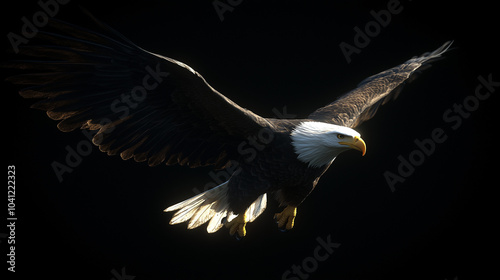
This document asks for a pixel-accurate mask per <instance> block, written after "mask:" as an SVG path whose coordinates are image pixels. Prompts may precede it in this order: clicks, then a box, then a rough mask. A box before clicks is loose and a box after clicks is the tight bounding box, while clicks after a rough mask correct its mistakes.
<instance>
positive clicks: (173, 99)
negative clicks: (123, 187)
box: [4, 20, 267, 167]
mask: <svg viewBox="0 0 500 280" xmlns="http://www.w3.org/2000/svg"><path fill="white" fill-rule="evenodd" d="M98 24H99V25H100V27H101V29H102V33H98V32H94V31H90V30H88V29H85V28H82V27H78V26H74V25H71V24H69V23H65V22H62V21H57V20H51V22H50V24H49V25H50V27H49V30H50V31H51V32H49V31H39V33H38V34H37V38H36V39H37V40H43V41H44V44H35V45H27V46H21V47H20V53H19V54H17V57H20V56H23V57H28V58H29V60H17V61H13V62H10V63H7V64H6V65H4V66H7V67H11V68H17V69H22V70H23V72H22V73H21V74H19V75H15V76H12V77H10V78H8V80H9V81H11V82H13V83H15V84H19V85H22V86H27V87H26V88H23V89H22V90H20V94H21V95H22V96H23V97H25V98H41V99H42V100H41V101H39V102H37V103H35V104H34V105H33V106H32V107H33V108H37V109H42V110H45V111H47V115H48V116H49V117H50V118H52V119H55V120H59V124H58V128H59V129H60V130H62V131H72V130H74V129H79V128H81V129H90V130H98V131H97V133H96V135H95V136H94V138H93V142H94V144H96V145H99V148H100V149H101V150H102V151H104V152H107V153H108V154H110V155H114V154H120V155H121V157H122V158H123V159H129V158H132V157H133V158H134V159H135V160H136V161H146V160H147V161H148V164H149V165H157V164H159V163H161V162H166V163H167V164H176V163H178V164H181V165H189V166H191V167H196V166H204V165H216V166H217V167H222V166H223V165H225V164H226V163H227V161H228V160H229V159H230V157H231V156H232V154H234V153H235V152H234V151H236V150H237V148H236V147H237V145H238V143H240V142H241V141H242V140H243V139H246V137H247V136H249V135H253V134H254V133H255V132H257V131H258V130H259V129H261V128H262V127H263V126H265V125H266V124H267V121H266V120H265V119H264V118H261V117H259V116H258V115H256V114H254V113H252V112H250V111H248V110H246V109H243V108H241V107H240V106H238V105H237V104H235V103H234V102H232V101H231V100H229V99H228V98H226V97H225V96H223V95H222V94H220V93H219V92H217V91H216V90H215V89H213V88H212V87H211V86H210V85H208V84H207V83H206V81H205V80H204V79H203V77H202V76H201V75H200V74H198V73H197V72H195V71H194V70H193V69H192V68H191V67H189V66H187V65H185V64H183V63H181V62H179V61H176V60H174V59H171V58H167V57H163V56H160V55H156V54H153V53H150V52H148V51H145V50H143V49H141V48H139V47H137V46H136V45H135V44H133V43H132V42H130V41H129V40H128V39H126V38H125V37H123V35H121V34H119V33H118V32H116V31H114V30H113V29H111V28H110V27H108V26H106V25H104V24H102V23H98ZM44 30H47V29H44ZM32 58H34V60H32ZM24 70H29V72H26V71H24Z"/></svg>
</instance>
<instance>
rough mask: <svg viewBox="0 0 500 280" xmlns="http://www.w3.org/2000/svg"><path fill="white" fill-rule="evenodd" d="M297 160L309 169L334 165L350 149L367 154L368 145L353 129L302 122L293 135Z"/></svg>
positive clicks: (322, 123)
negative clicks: (337, 158) (334, 161)
mask: <svg viewBox="0 0 500 280" xmlns="http://www.w3.org/2000/svg"><path fill="white" fill-rule="evenodd" d="M291 138H292V145H293V148H294V150H295V153H296V154H297V159H298V160H300V161H302V162H304V163H307V164H309V167H321V166H324V165H327V164H330V163H332V161H333V160H334V159H335V158H336V157H337V156H338V155H339V154H340V153H341V152H344V151H347V150H350V149H355V150H358V151H361V153H362V154H363V155H365V153H366V144H365V141H363V139H361V137H360V134H359V133H358V132H357V131H355V130H354V129H352V128H349V127H345V126H340V125H335V124H330V123H324V122H312V121H310V122H302V123H301V124H299V125H298V126H297V127H296V128H295V129H294V130H293V131H292V133H291Z"/></svg>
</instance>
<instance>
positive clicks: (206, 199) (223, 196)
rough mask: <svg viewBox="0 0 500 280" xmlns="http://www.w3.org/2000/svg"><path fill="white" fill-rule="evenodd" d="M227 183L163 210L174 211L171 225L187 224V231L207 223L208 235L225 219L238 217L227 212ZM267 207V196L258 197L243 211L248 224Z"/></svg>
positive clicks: (219, 226) (228, 220) (221, 224)
mask: <svg viewBox="0 0 500 280" xmlns="http://www.w3.org/2000/svg"><path fill="white" fill-rule="evenodd" d="M228 183H229V181H227V182H225V183H222V184H220V185H218V186H217V187H215V188H213V189H210V190H208V191H205V192H203V193H200V194H198V195H196V196H193V197H191V198H189V199H186V200H184V201H182V202H179V203H177V204H175V205H172V206H170V207H168V208H167V209H165V210H164V211H165V212H170V211H175V210H177V212H176V213H175V214H174V216H173V217H172V219H171V220H170V224H171V225H175V224H180V223H183V222H187V221H189V223H188V229H193V228H196V227H199V226H201V225H202V224H204V223H206V222H209V223H208V226H207V231H208V233H214V232H216V231H218V230H219V229H220V228H221V227H222V226H223V223H222V220H223V219H224V218H226V220H227V222H230V221H231V220H233V219H234V218H236V217H237V216H238V215H237V214H234V213H233V212H232V211H230V210H229V200H228V196H227V189H228ZM266 206H267V194H263V195H261V196H259V197H258V198H257V199H256V200H255V201H254V202H253V203H252V204H251V205H250V206H249V207H248V208H247V210H246V211H245V214H246V216H247V217H248V221H249V222H253V221H254V220H255V219H256V218H257V217H258V216H260V214H262V213H263V212H264V210H265V209H266Z"/></svg>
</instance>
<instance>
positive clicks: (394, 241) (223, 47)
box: [0, 0, 500, 280]
mask: <svg viewBox="0 0 500 280" xmlns="http://www.w3.org/2000/svg"><path fill="white" fill-rule="evenodd" d="M221 1H222V2H225V1H223V0H221ZM172 2H174V3H172ZM212 2H213V1H150V0H141V1H128V2H126V3H124V2H123V1H107V2H105V3H104V2H83V1H77V0H73V1H71V2H70V3H69V4H67V5H62V6H61V7H60V11H59V13H58V14H57V16H56V17H57V18H59V19H64V20H67V21H70V22H72V23H76V24H80V23H82V24H83V22H84V19H85V16H84V15H83V14H82V13H81V12H80V10H79V9H78V5H83V6H84V7H85V8H87V9H88V10H90V11H91V12H92V13H93V14H94V15H95V16H96V17H97V18H99V19H101V20H103V21H105V22H106V23H108V24H110V25H111V26H113V27H114V28H115V29H117V30H119V31H120V32H122V33H123V34H124V35H126V36H127V37H128V38H129V39H131V40H132V41H134V42H135V43H136V44H138V45H140V46H141V47H143V48H145V49H147V50H150V51H152V52H156V53H159V54H163V55H166V56H169V57H172V58H175V59H177V60H180V61H182V62H185V63H187V64H188V65H190V66H191V67H193V68H194V69H196V70H197V71H198V72H200V73H201V74H203V76H204V77H205V78H206V80H207V81H208V82H209V83H210V84H211V85H212V86H213V87H214V88H216V89H218V90H219V91H220V92H222V93H223V94H225V95H226V96H227V97H229V98H231V99H232V100H233V101H235V102H237V103H238V104H240V105H242V106H243V107H246V108H249V109H251V110H253V111H254V112H255V113H258V114H260V115H262V116H267V117H274V114H273V111H272V110H273V108H276V109H278V111H283V107H284V106H286V110H287V112H288V114H294V115H296V116H297V117H305V116H307V114H309V113H310V112H312V111H313V110H315V109H316V108H318V107H320V106H323V105H325V104H327V103H329V102H331V101H333V100H334V99H335V98H336V97H337V96H338V95H340V94H342V93H344V92H346V91H348V90H350V89H352V88H353V87H355V86H356V84H357V83H358V82H360V81H361V80H362V79H364V78H366V77H367V76H369V75H372V74H375V73H378V72H380V71H383V70H385V69H387V68H390V67H393V66H395V65H397V64H400V63H402V62H404V61H405V60H407V59H409V58H411V57H412V56H415V55H420V54H422V53H424V52H427V51H431V50H434V49H436V48H437V47H439V46H440V45H441V44H442V43H444V42H445V41H448V40H455V42H454V45H453V50H451V51H449V52H448V53H447V54H446V55H445V57H446V58H445V59H443V60H440V61H437V62H435V63H433V67H432V68H430V69H427V70H425V71H424V72H423V73H422V74H421V75H420V76H419V77H418V78H417V79H416V80H415V81H414V82H412V83H411V84H408V85H407V86H406V87H405V88H404V90H403V92H402V94H401V95H400V97H399V98H398V99H397V100H396V101H394V102H391V103H389V104H387V105H385V106H384V107H383V108H382V109H381V110H379V112H378V113H377V115H376V116H375V118H374V119H372V120H370V121H368V122H366V123H365V124H363V125H362V126H360V127H359V128H358V131H359V132H360V133H361V134H362V136H363V139H364V140H365V141H366V143H367V154H366V156H365V157H361V156H360V155H359V153H356V152H346V153H345V154H342V155H341V156H340V157H339V158H337V160H336V161H335V162H334V164H333V165H332V167H331V168H330V170H329V171H328V172H327V173H326V174H325V175H324V176H323V177H322V179H321V180H320V183H319V185H318V187H317V188H316V190H315V191H314V192H313V193H312V194H311V195H310V196H309V198H308V199H307V200H306V201H305V202H304V203H303V204H302V205H301V207H299V209H298V216H297V218H296V226H295V228H294V229H293V230H292V231H289V232H286V233H281V232H279V231H278V230H277V229H276V226H275V224H274V223H273V221H272V216H273V214H274V212H277V211H278V210H279V208H278V205H277V204H276V203H275V202H270V203H269V205H268V209H267V210H266V212H265V213H264V214H263V215H262V216H261V217H259V219H257V220H256V221H255V222H254V223H251V224H249V225H248V226H247V231H248V236H247V237H246V238H245V239H243V240H242V241H239V242H238V241H236V240H233V239H232V238H230V237H229V236H228V234H227V231H226V229H222V230H220V231H219V232H217V233H215V234H207V233H206V231H205V227H204V226H203V227H200V228H198V229H195V230H187V229H186V228H185V224H182V225H177V226H170V225H169V224H168V221H169V220H170V218H171V213H163V212H162V210H163V209H164V208H166V207H168V206H170V205H172V204H174V203H176V202H179V201H181V200H183V199H185V198H188V197H190V196H192V195H194V192H193V190H192V189H193V188H198V189H199V190H201V189H202V188H203V186H204V185H205V184H206V183H208V182H210V181H211V178H210V176H209V175H208V174H209V172H210V171H211V169H210V168H205V169H189V168H181V167H177V166H174V167H166V166H164V165H162V166H159V167H155V168H150V167H147V166H146V164H144V163H135V162H133V161H122V160H121V159H120V158H119V157H108V156H107V155H105V154H103V153H101V152H99V151H98V149H97V148H95V147H94V148H93V151H92V152H91V154H90V155H88V156H85V157H83V160H82V163H81V164H80V165H78V166H77V167H76V168H74V170H73V172H71V173H66V174H64V175H63V178H64V180H63V181H62V182H59V181H58V180H57V178H56V176H55V174H54V171H53V170H52V167H51V163H52V162H53V161H58V162H61V163H64V161H65V156H66V153H67V151H66V149H65V148H66V147H67V146H69V147H72V148H75V147H76V146H77V145H78V143H79V142H80V141H84V140H85V139H86V138H85V136H84V135H83V134H82V133H81V132H78V131H77V132H72V133H63V132H60V131H58V130H57V128H56V126H55V125H56V122H55V121H52V120H50V119H49V118H47V117H46V116H45V113H44V112H42V111H38V110H33V109H30V108H29V106H30V104H32V103H33V101H32V100H23V99H22V98H21V97H20V96H19V95H17V94H16V90H17V88H16V87H14V86H12V85H10V84H7V83H4V82H2V96H3V97H4V99H3V100H4V101H3V102H5V103H3V104H2V105H3V107H4V114H5V115H4V121H3V122H2V126H3V128H4V129H3V135H4V137H5V138H7V142H6V143H4V146H3V147H4V150H6V152H7V155H6V156H5V158H6V162H5V164H4V166H7V165H15V166H16V216H17V218H18V221H17V223H16V225H17V226H16V271H17V272H16V273H15V274H14V273H10V272H8V271H7V267H8V265H7V264H6V263H5V261H4V259H5V258H6V254H7V253H8V250H7V246H8V245H7V240H6V239H2V240H1V241H2V242H1V244H0V248H1V254H2V272H4V271H5V272H6V274H7V275H8V276H9V278H8V279H11V278H13V277H14V276H18V277H19V276H27V275H30V276H28V277H37V278H38V277H50V278H51V279H112V278H115V279H116V277H115V276H114V274H113V272H112V271H116V272H118V274H120V273H121V272H122V268H125V272H126V274H127V275H133V276H135V278H134V279H136V280H146V279H281V277H282V275H283V273H284V272H285V271H286V270H289V269H291V266H292V265H302V262H303V260H304V259H306V258H308V257H311V256H313V252H314V249H315V248H316V247H317V246H318V242H317V241H316V239H317V238H318V237H320V238H322V239H324V240H326V239H327V237H328V236H330V238H331V240H332V242H335V243H340V244H341V246H340V247H339V248H338V249H336V250H335V251H334V253H333V254H331V255H330V256H329V258H328V259H327V260H326V261H324V262H319V263H318V267H317V269H316V270H315V271H313V272H311V273H310V274H309V275H308V277H309V278H308V279H439V280H444V279H459V280H463V279H484V278H485V277H486V275H487V273H488V271H489V270H490V269H492V268H493V263H494V262H495V263H496V261H494V260H493V259H492V258H490V257H489V256H488V252H490V251H492V250H493V249H492V248H493V246H494V245H495V244H496V243H495V242H494V240H495V239H493V238H492V237H493V234H492V230H493V225H494V224H496V223H497V222H498V218H494V217H495V211H496V212H498V208H497V207H495V206H496V205H495V204H496V203H495V201H494V197H493V195H492V191H493V190H494V189H495V188H497V187H498V186H496V184H497V182H496V181H490V179H491V178H492V176H491V175H492V174H493V175H496V174H494V172H495V170H496V168H495V163H496V156H494V152H495V149H497V148H495V147H496V146H497V144H495V142H496V138H497V136H496V135H495V133H496V128H497V124H496V122H495V120H494V119H493V116H494V115H495V114H494V113H495V112H494V109H495V106H496V103H497V102H498V97H497V96H496V95H497V94H498V91H497V92H495V93H493V94H492V95H491V97H490V98H488V99H487V100H484V101H481V103H480V104H479V107H478V108H477V110H475V111H473V112H471V115H470V117H469V118H466V119H463V123H462V124H461V125H460V126H459V127H458V129H456V130H453V129H452V128H451V125H452V124H453V123H447V122H445V121H444V120H443V114H444V112H445V111H446V110H448V109H452V108H453V104H455V103H457V104H462V102H463V100H464V99H465V98H466V97H468V96H471V95H473V94H474V90H475V88H476V86H477V85H478V84H479V82H478V80H477V77H478V76H479V75H481V76H483V77H485V78H486V77H487V76H488V75H489V74H491V73H492V75H493V80H496V81H498V80H500V76H499V75H498V69H497V68H496V65H494V63H493V59H494V58H495V52H497V51H498V23H495V22H496V21H494V20H493V18H494V15H495V14H494V12H493V10H494V9H496V8H494V7H488V6H485V5H482V4H481V3H480V2H477V1H476V2H469V3H467V2H464V1H458V2H457V1H455V2H453V5H447V4H444V3H441V4H436V2H434V3H433V4H430V3H424V2H422V1H401V2H400V3H401V4H400V5H401V6H402V7H403V10H402V12H401V13H399V14H397V15H393V16H392V18H391V21H390V23H389V24H388V25H387V26H386V27H383V28H381V31H380V33H379V34H378V35H377V36H374V37H373V38H371V41H370V43H369V44H368V45H367V46H366V47H365V48H363V49H361V52H360V53H359V54H354V55H352V57H351V58H352V62H351V63H347V62H346V59H345V57H344V55H343V54H342V52H341V50H340V48H339V44H340V43H341V42H346V43H349V44H353V39H354V35H355V32H354V30H353V28H354V27H355V26H358V27H360V28H361V29H363V28H364V27H365V25H366V23H368V22H369V21H372V20H373V17H372V16H371V15H370V11H371V10H374V11H379V10H381V9H386V7H387V3H388V2H389V1H329V2H328V3H326V1H325V2H321V3H319V2H313V1H309V2H307V1H249V0H248V1H247V0H244V1H242V3H241V4H239V5H238V6H235V7H234V10H233V11H232V12H226V13H224V21H222V22H221V21H220V19H219V17H218V15H217V12H216V11H215V9H214V7H213V5H212ZM236 2H237V1H236ZM38 10H40V7H39V6H38V4H37V3H36V1H24V2H22V1H19V2H16V3H13V5H12V6H10V7H8V8H7V7H4V8H2V12H1V13H2V19H3V20H5V22H4V23H3V24H2V27H3V28H5V30H4V31H3V33H2V34H4V35H3V38H4V39H3V46H4V49H9V48H10V44H9V41H8V40H7V36H6V34H7V33H8V32H15V33H18V34H19V33H20V30H21V27H22V24H23V23H22V21H21V18H22V17H23V16H26V17H27V18H31V17H32V15H33V13H35V12H36V11H38ZM494 24H495V25H496V26H495V25H494ZM12 58H15V55H11V56H10V59H12ZM496 61H498V60H496ZM495 71H496V72H495ZM7 75H8V73H7ZM436 128H442V129H443V130H444V131H445V133H446V135H447V140H446V141H445V142H444V143H442V144H437V145H436V150H435V152H434V153H433V154H432V155H430V156H428V157H426V158H425V161H424V163H423V164H422V165H420V166H418V167H416V168H415V171H414V173H413V174H412V175H411V176H409V177H408V178H407V179H406V180H405V181H404V182H403V183H398V184H396V186H395V188H396V190H395V192H391V189H390V188H389V186H388V184H387V182H386V180H385V179H384V176H383V174H384V172H385V171H390V172H393V173H397V168H398V164H399V160H398V156H399V155H402V156H403V157H404V158H408V155H409V154H410V153H411V152H412V151H414V150H415V149H416V146H415V144H414V140H415V139H420V140H422V139H424V138H429V137H430V135H431V132H432V131H433V130H434V129H436ZM492 162H493V163H492ZM5 191H6V190H5ZM2 205H3V207H4V209H5V208H7V202H5V203H4V204H2ZM2 211H5V210H2ZM4 221H5V220H4ZM4 223H5V224H7V222H6V221H5V222H4ZM2 228H3V227H2ZM4 232H7V229H6V228H4V229H2V230H0V233H4ZM495 252H496V251H494V252H493V253H494V254H496V253H495ZM496 274H498V273H496ZM291 277H292V276H290V279H293V278H291ZM295 277H298V276H295ZM25 279H26V278H25ZM124 279H125V278H124ZM129 279H132V278H129ZM297 279H298V278H297ZM117 280H118V279H117Z"/></svg>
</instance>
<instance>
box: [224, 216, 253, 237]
mask: <svg viewBox="0 0 500 280" xmlns="http://www.w3.org/2000/svg"><path fill="white" fill-rule="evenodd" d="M247 222H248V219H247V216H246V215H245V214H244V213H243V214H240V215H238V217H236V218H234V219H233V220H232V221H230V222H228V223H226V228H228V229H229V235H234V234H235V233H236V232H238V235H239V237H244V236H245V235H247V230H246V228H245V226H246V225H247Z"/></svg>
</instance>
